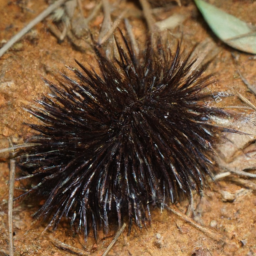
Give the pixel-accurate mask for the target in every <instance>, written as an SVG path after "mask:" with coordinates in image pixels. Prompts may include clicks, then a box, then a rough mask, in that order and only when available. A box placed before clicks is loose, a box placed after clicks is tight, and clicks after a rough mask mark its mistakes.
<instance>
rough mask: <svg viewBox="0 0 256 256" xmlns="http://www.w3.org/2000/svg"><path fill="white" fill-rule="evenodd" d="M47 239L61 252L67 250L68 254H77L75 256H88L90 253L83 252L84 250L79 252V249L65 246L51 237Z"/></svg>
mask: <svg viewBox="0 0 256 256" xmlns="http://www.w3.org/2000/svg"><path fill="white" fill-rule="evenodd" d="M49 239H50V240H51V242H52V243H53V244H54V245H55V246H56V247H58V248H60V249H63V250H67V251H69V252H70V253H73V254H77V255H90V252H85V251H84V250H81V249H79V248H76V247H73V246H71V245H68V244H65V243H63V242H61V241H60V240H58V239H56V238H54V237H53V236H52V235H50V236H49Z"/></svg>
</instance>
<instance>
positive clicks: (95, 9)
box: [85, 2, 102, 23]
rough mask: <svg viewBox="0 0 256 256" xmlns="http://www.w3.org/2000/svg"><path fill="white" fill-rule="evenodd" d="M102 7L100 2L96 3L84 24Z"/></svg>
mask: <svg viewBox="0 0 256 256" xmlns="http://www.w3.org/2000/svg"><path fill="white" fill-rule="evenodd" d="M101 6H102V2H100V3H98V4H97V5H96V6H95V8H94V9H93V10H92V12H91V13H90V14H89V16H88V17H87V18H85V19H86V22H87V23H89V22H90V21H91V20H92V19H93V18H94V17H95V16H96V14H97V13H98V11H99V10H100V8H101Z"/></svg>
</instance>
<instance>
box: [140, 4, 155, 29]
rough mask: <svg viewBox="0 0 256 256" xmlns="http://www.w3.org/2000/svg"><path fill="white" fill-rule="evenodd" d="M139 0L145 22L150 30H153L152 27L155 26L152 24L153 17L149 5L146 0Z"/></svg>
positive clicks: (153, 21)
mask: <svg viewBox="0 0 256 256" xmlns="http://www.w3.org/2000/svg"><path fill="white" fill-rule="evenodd" d="M139 1H140V4H141V6H142V9H143V13H144V16H145V19H146V21H147V24H148V28H149V30H150V31H153V29H154V28H155V26H154V24H155V19H154V17H153V15H152V13H151V10H150V5H149V3H148V1H147V0H139Z"/></svg>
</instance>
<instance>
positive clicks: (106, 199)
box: [19, 35, 230, 237]
mask: <svg viewBox="0 0 256 256" xmlns="http://www.w3.org/2000/svg"><path fill="white" fill-rule="evenodd" d="M121 38H122V39H121V41H120V42H121V43H120V42H119V43H117V49H118V54H119V57H118V58H116V59H114V60H110V59H108V58H107V57H106V56H105V54H104V52H103V50H102V49H101V47H99V46H97V44H96V43H94V44H93V49H94V52H95V56H96V58H97V62H98V67H99V71H96V70H94V69H93V68H86V67H84V66H83V65H82V64H81V63H79V62H78V61H77V64H78V66H79V67H80V70H78V69H76V68H73V69H72V70H73V72H74V74H75V76H76V79H75V80H74V79H71V78H70V77H68V76H66V75H62V78H60V79H59V84H58V85H56V84H54V83H52V82H50V81H45V82H46V84H47V85H48V86H49V88H50V90H51V93H50V94H49V95H46V96H43V97H42V98H41V99H40V100H38V101H37V105H36V106H31V107H28V108H27V111H28V112H30V113H31V114H32V115H34V116H35V117H36V118H37V119H38V120H39V121H40V123H39V124H27V125H28V126H29V127H30V128H31V129H32V131H34V132H35V135H34V136H31V137H30V138H29V139H28V142H30V143H35V144H36V145H34V146H33V147H31V148H29V149H26V150H23V151H21V152H20V157H19V164H20V166H21V167H22V168H26V169H27V171H28V172H29V175H28V176H25V177H22V178H37V179H35V180H37V181H38V184H37V185H36V186H34V187H33V188H31V189H29V190H28V191H27V192H26V194H27V193H31V192H35V191H37V193H38V194H40V195H43V196H44V197H45V202H44V204H43V206H42V207H41V208H40V209H39V210H38V211H37V212H36V213H35V217H36V218H39V217H44V218H48V220H49V221H50V223H51V224H52V225H53V228H54V229H55V228H56V227H57V225H58V224H59V222H60V220H61V219H62V218H64V217H65V218H69V219H70V221H71V224H72V225H73V226H75V228H76V231H81V230H82V231H83V233H84V236H85V237H87V236H88V229H89V228H90V227H91V228H92V229H93V231H94V235H95V237H97V230H98V228H99V225H100V224H101V225H102V224H103V227H104V231H105V232H108V229H109V219H110V217H111V219H116V220H117V222H118V224H119V226H121V224H122V222H123V218H124V217H125V216H126V217H127V218H128V220H129V226H130V227H131V225H132V223H133V222H135V223H136V225H137V226H139V227H142V226H144V225H147V224H148V223H150V221H151V217H150V216H151V213H150V211H151V207H152V206H159V207H164V206H165V205H166V204H167V203H175V202H178V201H180V200H181V199H182V198H188V199H190V200H191V198H192V191H193V190H194V189H195V190H196V191H197V192H198V193H201V192H202V190H203V188H204V184H205V178H206V177H207V176H208V175H210V176H211V174H212V171H213V169H214V166H215V163H214V159H213V152H212V149H213V146H214V143H215V141H216V140H217V138H218V136H219V135H220V133H221V132H223V131H230V130H229V129H226V128H223V127H219V126H217V125H215V124H214V122H213V121H212V117H222V118H226V117H227V113H226V112H225V111H223V110H222V109H219V108H215V107H210V106H207V105H206V103H205V100H211V96H212V95H211V93H210V91H209V90H206V88H207V87H208V86H209V85H211V84H212V82H213V79H212V75H205V74H204V72H205V70H206V68H207V66H208V64H205V65H203V66H202V67H201V68H199V69H195V70H194V67H193V64H194V62H195V60H191V54H188V55H186V54H184V53H183V52H182V51H181V47H180V43H178V44H177V47H176V49H175V51H174V52H171V51H170V49H168V48H165V47H163V45H162V44H161V43H159V44H158V45H157V47H153V46H152V45H151V44H150V43H149V44H148V45H147V48H146V50H145V51H141V52H140V53H139V55H136V54H135V52H134V51H133V49H132V47H131V46H130V44H129V43H128V42H127V40H126V38H125V37H124V36H123V35H121Z"/></svg>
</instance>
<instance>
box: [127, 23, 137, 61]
mask: <svg viewBox="0 0 256 256" xmlns="http://www.w3.org/2000/svg"><path fill="white" fill-rule="evenodd" d="M124 24H125V27H126V30H127V33H128V35H129V38H130V40H131V44H132V49H133V50H134V53H135V54H136V56H138V55H139V47H138V44H137V41H136V39H135V37H134V34H133V32H132V26H131V24H130V22H129V20H128V19H124Z"/></svg>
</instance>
